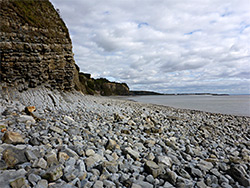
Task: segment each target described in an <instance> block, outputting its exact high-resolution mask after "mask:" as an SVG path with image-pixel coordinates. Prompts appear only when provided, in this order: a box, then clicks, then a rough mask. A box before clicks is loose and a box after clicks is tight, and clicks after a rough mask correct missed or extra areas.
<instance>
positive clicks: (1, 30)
mask: <svg viewBox="0 0 250 188" xmlns="http://www.w3.org/2000/svg"><path fill="white" fill-rule="evenodd" d="M0 7H1V9H0V15H1V22H0V36H1V42H0V49H1V50H0V51H1V57H0V58H1V65H0V78H1V82H5V83H7V85H8V86H15V87H18V89H19V90H20V91H22V90H25V89H27V88H28V87H36V86H38V85H41V84H47V85H49V86H50V87H52V88H57V89H66V90H70V89H72V88H74V86H75V84H74V74H75V69H76V68H75V62H74V58H73V53H72V45H71V40H70V37H69V32H68V29H67V27H66V26H65V24H64V22H63V20H62V19H61V18H60V15H59V14H58V12H57V11H56V10H55V9H54V7H53V5H52V4H51V3H50V2H49V1H48V0H43V1H39V0H32V1H10V0H4V1H0Z"/></svg>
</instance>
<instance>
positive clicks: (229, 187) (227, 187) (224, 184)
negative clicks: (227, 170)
mask: <svg viewBox="0 0 250 188" xmlns="http://www.w3.org/2000/svg"><path fill="white" fill-rule="evenodd" d="M221 187H222V188H233V187H232V186H231V185H229V184H228V183H226V182H223V183H222V184H221Z"/></svg>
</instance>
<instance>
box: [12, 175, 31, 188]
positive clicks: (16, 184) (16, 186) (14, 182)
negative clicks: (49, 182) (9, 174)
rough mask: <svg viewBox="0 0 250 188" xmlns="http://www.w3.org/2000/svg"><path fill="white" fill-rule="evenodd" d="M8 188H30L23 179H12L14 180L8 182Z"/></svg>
mask: <svg viewBox="0 0 250 188" xmlns="http://www.w3.org/2000/svg"><path fill="white" fill-rule="evenodd" d="M10 186H11V187H12V188H19V187H21V188H22V187H25V188H28V187H30V186H29V185H28V182H27V180H26V179H25V177H20V178H16V179H14V180H11V181H10Z"/></svg>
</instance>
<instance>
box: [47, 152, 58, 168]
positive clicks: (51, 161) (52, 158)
mask: <svg viewBox="0 0 250 188" xmlns="http://www.w3.org/2000/svg"><path fill="white" fill-rule="evenodd" d="M45 158H46V160H47V164H48V166H51V165H57V164H58V160H57V155H56V152H55V151H51V152H49V153H48V154H47V155H45Z"/></svg>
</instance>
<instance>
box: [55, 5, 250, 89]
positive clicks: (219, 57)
mask: <svg viewBox="0 0 250 188" xmlns="http://www.w3.org/2000/svg"><path fill="white" fill-rule="evenodd" d="M51 2H52V4H53V5H54V7H55V8H56V9H59V11H60V15H61V17H62V18H63V20H64V22H65V23H66V25H67V27H68V29H69V32H70V36H71V39H72V43H73V52H74V58H75V61H76V63H77V65H78V66H79V67H80V69H81V71H82V72H85V73H90V74H91V75H92V77H93V78H100V77H105V78H107V79H109V80H110V81H116V82H125V83H127V84H128V86H129V88H130V89H131V90H149V91H156V92H162V93H194V92H195V93H203V92H210V93H229V94H250V0H202V1H201V0H188V1H186V0H105V1H104V0H103V1H101V0H51Z"/></svg>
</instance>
